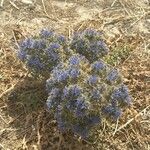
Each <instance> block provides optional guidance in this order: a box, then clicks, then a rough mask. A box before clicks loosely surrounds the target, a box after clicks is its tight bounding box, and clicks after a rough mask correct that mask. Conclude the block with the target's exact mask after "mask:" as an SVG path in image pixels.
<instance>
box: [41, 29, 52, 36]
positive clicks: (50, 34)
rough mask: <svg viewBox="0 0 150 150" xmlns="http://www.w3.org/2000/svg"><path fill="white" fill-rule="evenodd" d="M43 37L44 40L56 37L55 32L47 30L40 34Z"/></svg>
mask: <svg viewBox="0 0 150 150" xmlns="http://www.w3.org/2000/svg"><path fill="white" fill-rule="evenodd" d="M40 35H41V37H43V38H50V37H52V36H54V31H49V30H47V29H43V30H42V31H41V33H40Z"/></svg>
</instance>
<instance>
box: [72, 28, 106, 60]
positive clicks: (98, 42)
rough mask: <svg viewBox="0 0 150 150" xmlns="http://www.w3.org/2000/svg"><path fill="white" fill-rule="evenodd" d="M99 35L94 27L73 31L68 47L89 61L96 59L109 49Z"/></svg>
mask: <svg viewBox="0 0 150 150" xmlns="http://www.w3.org/2000/svg"><path fill="white" fill-rule="evenodd" d="M101 35H102V34H101V33H100V32H97V31H96V30H94V29H86V30H84V31H83V32H78V33H75V34H74V36H73V38H72V41H71V44H70V48H71V49H73V50H74V51H75V52H77V53H79V54H82V55H83V56H85V57H86V58H87V59H88V60H89V61H90V62H93V61H96V60H98V59H99V58H101V57H103V56H105V55H106V54H107V53H108V51H109V50H108V47H107V46H106V44H105V42H104V41H103V40H102V36H101Z"/></svg>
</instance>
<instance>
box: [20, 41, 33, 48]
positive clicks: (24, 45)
mask: <svg viewBox="0 0 150 150" xmlns="http://www.w3.org/2000/svg"><path fill="white" fill-rule="evenodd" d="M33 42H34V40H33V39H32V38H27V39H25V40H24V41H22V42H21V43H20V49H21V50H27V49H30V48H32V45H33Z"/></svg>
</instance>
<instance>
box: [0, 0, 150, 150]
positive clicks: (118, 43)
mask: <svg viewBox="0 0 150 150" xmlns="http://www.w3.org/2000/svg"><path fill="white" fill-rule="evenodd" d="M149 3H150V2H149V1H148V0H141V1H138V0H134V1H132V0H87V1H85V0H80V1H79V0H74V1H73V0H64V1H61V0H51V1H47V0H37V1H31V0H18V1H6V0H1V1H0V149H2V150H3V149H4V150H6V149H10V150H15V149H16V150H19V149H20V150H22V149H29V150H32V149H35V150H37V149H38V150H39V149H41V150H53V149H54V150H56V149H59V150H63V149H64V150H67V149H70V150H74V149H75V150H76V149H78V150H80V149H82V150H85V149H89V150H96V149H104V150H105V149H108V150H110V149H114V150H128V149H133V150H148V149H150V142H149V141H150V135H149V133H150V131H149V129H150V99H149V97H150V95H149V93H150V84H149V82H150V61H149V60H150V58H149V57H150V45H149V42H150V41H149V37H150V9H149V8H150V7H149V6H150V4H149ZM43 27H52V28H54V29H55V30H56V31H58V32H61V33H63V34H65V35H67V36H68V37H70V36H71V34H72V33H73V32H74V31H77V30H82V29H84V28H87V27H93V28H96V29H98V30H100V31H102V32H103V33H104V37H105V39H106V42H107V43H108V45H109V46H110V48H111V50H112V51H111V52H110V53H111V54H116V53H113V50H114V49H119V51H120V49H121V50H122V48H123V47H124V46H127V47H129V49H130V51H129V52H128V53H127V54H126V53H123V54H122V55H121V56H120V55H119V56H116V58H118V57H119V59H117V63H116V62H114V61H116V58H115V59H114V58H113V59H112V60H111V61H113V62H114V65H118V66H119V68H120V70H121V71H122V73H123V75H124V82H125V83H126V84H127V85H128V86H129V89H130V92H131V94H132V96H133V105H132V107H131V108H130V109H129V110H128V111H127V112H126V113H125V115H124V116H123V118H122V119H121V120H119V122H118V123H117V124H115V125H114V126H112V127H108V126H107V124H106V125H103V130H102V131H101V132H100V131H97V135H96V137H97V140H95V142H94V143H90V142H89V141H82V140H81V139H80V138H78V137H73V135H71V134H70V135H63V134H60V133H59V132H58V131H57V129H56V122H55V121H54V120H53V119H52V117H51V115H50V114H49V113H48V112H47V111H46V109H45V104H44V102H45V100H46V93H45V92H44V90H43V89H44V83H43V82H42V81H35V79H33V78H32V77H30V76H29V75H28V72H27V70H26V68H25V67H24V66H23V64H21V63H20V62H19V61H18V59H17V58H16V56H15V47H17V42H18V41H20V40H21V39H23V38H24V37H26V36H30V35H32V34H35V33H37V32H38V31H39V30H40V29H42V28H43ZM125 52H126V51H125ZM120 57H123V58H120ZM109 59H110V58H109ZM118 62H119V63H118ZM35 93H36V94H35Z"/></svg>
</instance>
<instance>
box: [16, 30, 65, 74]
mask: <svg viewBox="0 0 150 150" xmlns="http://www.w3.org/2000/svg"><path fill="white" fill-rule="evenodd" d="M66 43H67V40H66V39H65V37H64V36H63V35H57V34H55V33H54V31H51V30H46V29H44V30H42V31H41V33H40V34H39V36H35V37H32V38H27V39H25V40H24V41H22V42H21V43H20V48H19V50H18V57H19V59H20V60H21V61H23V62H24V63H25V64H26V66H27V67H28V68H29V69H30V70H31V72H32V73H34V75H38V74H41V75H44V73H45V74H46V73H49V72H50V71H51V70H52V69H53V68H54V67H55V66H56V65H58V64H59V63H60V61H61V60H62V56H61V53H63V52H64V53H65V50H64V49H65V48H66V45H67V44H66Z"/></svg>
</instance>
